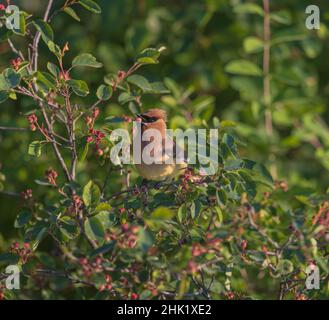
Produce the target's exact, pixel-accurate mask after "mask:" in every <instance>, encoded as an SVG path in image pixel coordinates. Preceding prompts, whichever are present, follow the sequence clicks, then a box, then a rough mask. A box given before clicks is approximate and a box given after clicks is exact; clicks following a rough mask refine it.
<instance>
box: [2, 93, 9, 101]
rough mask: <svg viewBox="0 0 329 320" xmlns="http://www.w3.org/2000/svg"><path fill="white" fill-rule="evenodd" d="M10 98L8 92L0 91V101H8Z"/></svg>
mask: <svg viewBox="0 0 329 320" xmlns="http://www.w3.org/2000/svg"><path fill="white" fill-rule="evenodd" d="M8 98H9V93H8V92H4V91H0V103H3V102H5V101H7V100H8Z"/></svg>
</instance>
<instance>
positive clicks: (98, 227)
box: [84, 216, 105, 242]
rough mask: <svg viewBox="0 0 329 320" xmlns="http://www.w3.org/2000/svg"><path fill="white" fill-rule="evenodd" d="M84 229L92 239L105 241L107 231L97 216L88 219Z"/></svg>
mask: <svg viewBox="0 0 329 320" xmlns="http://www.w3.org/2000/svg"><path fill="white" fill-rule="evenodd" d="M84 229H85V232H86V235H87V237H88V238H89V239H90V240H97V241H99V242H102V241H104V236H105V231H104V228H103V225H102V223H101V221H100V220H99V219H98V217H97V216H94V217H91V218H89V219H87V220H86V221H85V223H84Z"/></svg>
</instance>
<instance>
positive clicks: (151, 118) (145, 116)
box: [137, 114, 158, 123]
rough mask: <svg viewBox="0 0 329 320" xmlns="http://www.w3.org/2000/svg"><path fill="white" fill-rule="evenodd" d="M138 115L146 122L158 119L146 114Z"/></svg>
mask: <svg viewBox="0 0 329 320" xmlns="http://www.w3.org/2000/svg"><path fill="white" fill-rule="evenodd" d="M137 117H139V118H141V119H142V120H143V122H144V123H152V122H155V121H157V120H158V118H156V117H149V116H147V115H145V114H137Z"/></svg>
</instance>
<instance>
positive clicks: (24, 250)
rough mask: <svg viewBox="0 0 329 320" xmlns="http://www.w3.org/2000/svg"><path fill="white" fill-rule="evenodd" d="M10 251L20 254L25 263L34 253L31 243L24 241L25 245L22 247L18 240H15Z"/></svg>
mask: <svg viewBox="0 0 329 320" xmlns="http://www.w3.org/2000/svg"><path fill="white" fill-rule="evenodd" d="M10 252H11V253H15V254H17V255H19V257H20V258H21V261H22V262H23V264H24V263H26V262H27V260H28V259H29V258H30V256H31V255H32V253H33V252H32V250H31V246H30V244H29V243H24V245H23V246H22V247H21V246H20V244H19V243H18V242H14V243H13V244H12V245H11V247H10Z"/></svg>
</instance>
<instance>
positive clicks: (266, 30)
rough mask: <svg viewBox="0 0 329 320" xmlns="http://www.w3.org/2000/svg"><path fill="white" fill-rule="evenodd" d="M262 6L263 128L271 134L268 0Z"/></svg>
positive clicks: (264, 0)
mask: <svg viewBox="0 0 329 320" xmlns="http://www.w3.org/2000/svg"><path fill="white" fill-rule="evenodd" d="M263 6H264V55H263V73H264V105H265V128H266V132H267V135H269V136H271V135H272V134H273V124H272V112H271V110H270V107H271V78H270V58H271V55H270V54H271V53H270V50H271V47H270V46H271V43H270V41H271V25H270V23H271V20H270V1H269V0H263Z"/></svg>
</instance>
